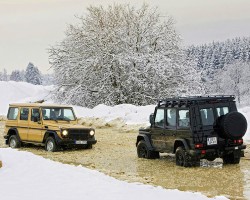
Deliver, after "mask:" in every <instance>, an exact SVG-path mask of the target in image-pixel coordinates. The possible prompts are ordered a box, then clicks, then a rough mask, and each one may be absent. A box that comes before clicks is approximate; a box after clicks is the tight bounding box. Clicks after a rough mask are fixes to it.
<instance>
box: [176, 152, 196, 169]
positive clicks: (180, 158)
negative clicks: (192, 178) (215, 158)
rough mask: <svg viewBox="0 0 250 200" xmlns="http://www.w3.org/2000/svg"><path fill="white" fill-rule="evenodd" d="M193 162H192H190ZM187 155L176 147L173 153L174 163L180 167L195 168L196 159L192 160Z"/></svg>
mask: <svg viewBox="0 0 250 200" xmlns="http://www.w3.org/2000/svg"><path fill="white" fill-rule="evenodd" d="M192 160H193V161H192ZM192 160H191V156H190V155H189V154H188V153H187V151H186V150H185V149H184V148H183V147H178V148H177V149H176V152H175V163H176V165H177V166H181V167H192V166H197V163H198V159H195V158H193V159H192Z"/></svg>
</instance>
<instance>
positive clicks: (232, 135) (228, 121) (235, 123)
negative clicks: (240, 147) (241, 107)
mask: <svg viewBox="0 0 250 200" xmlns="http://www.w3.org/2000/svg"><path fill="white" fill-rule="evenodd" d="M217 127H219V131H218V133H220V134H221V137H223V138H229V139H232V140H235V139H240V138H242V137H243V136H244V135H245V133H246V130H247V120H246V118H245V117H244V115H242V114H241V113H239V112H236V111H235V112H230V113H227V114H226V115H222V116H221V117H219V118H218V120H217Z"/></svg>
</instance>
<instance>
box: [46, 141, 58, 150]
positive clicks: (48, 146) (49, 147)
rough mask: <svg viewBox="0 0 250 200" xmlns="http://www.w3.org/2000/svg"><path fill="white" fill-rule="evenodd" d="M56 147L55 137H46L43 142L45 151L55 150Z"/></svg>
mask: <svg viewBox="0 0 250 200" xmlns="http://www.w3.org/2000/svg"><path fill="white" fill-rule="evenodd" d="M57 148H58V147H57V144H56V141H55V139H54V138H53V137H48V138H47V139H46V142H45V151H50V152H55V151H57Z"/></svg>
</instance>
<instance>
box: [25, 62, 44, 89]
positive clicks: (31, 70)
mask: <svg viewBox="0 0 250 200" xmlns="http://www.w3.org/2000/svg"><path fill="white" fill-rule="evenodd" d="M25 80H26V81H27V82H28V83H31V84H34V85H41V84H42V77H41V73H40V71H39V70H38V68H37V67H35V66H34V64H33V63H29V64H28V66H27V68H26V70H25Z"/></svg>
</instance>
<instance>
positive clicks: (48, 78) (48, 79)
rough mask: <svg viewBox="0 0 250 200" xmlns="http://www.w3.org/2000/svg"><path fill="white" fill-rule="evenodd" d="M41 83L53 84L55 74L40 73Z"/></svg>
mask: <svg viewBox="0 0 250 200" xmlns="http://www.w3.org/2000/svg"><path fill="white" fill-rule="evenodd" d="M42 83H43V85H55V75H54V74H43V75H42Z"/></svg>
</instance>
